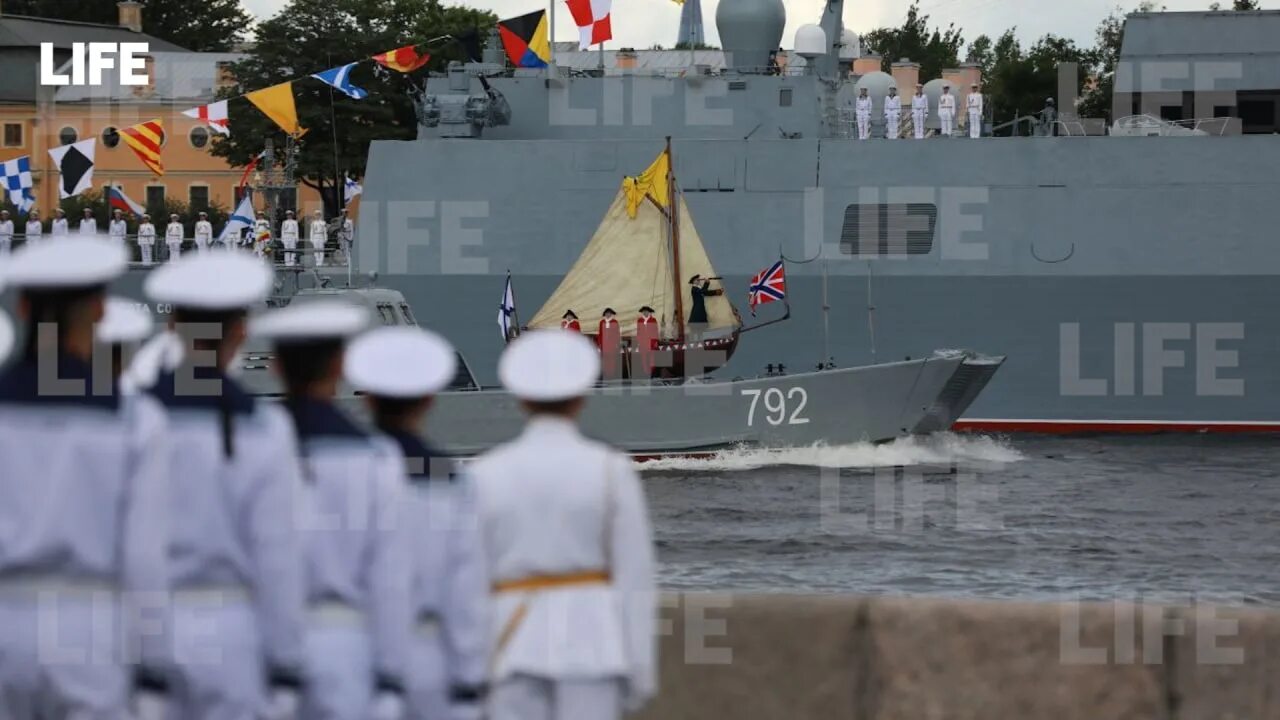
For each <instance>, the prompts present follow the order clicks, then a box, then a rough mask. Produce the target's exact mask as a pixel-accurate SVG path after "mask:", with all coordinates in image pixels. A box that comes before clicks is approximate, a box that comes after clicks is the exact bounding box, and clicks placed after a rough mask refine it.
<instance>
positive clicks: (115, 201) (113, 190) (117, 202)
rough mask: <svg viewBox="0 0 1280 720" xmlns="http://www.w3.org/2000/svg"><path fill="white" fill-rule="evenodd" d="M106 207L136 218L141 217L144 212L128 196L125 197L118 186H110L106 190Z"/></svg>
mask: <svg viewBox="0 0 1280 720" xmlns="http://www.w3.org/2000/svg"><path fill="white" fill-rule="evenodd" d="M107 205H109V206H110V207H111V209H112V210H122V211H124V212H127V213H133V214H134V215H138V216H141V215H142V214H143V213H145V212H146V210H145V209H144V208H143V207H142V206H141V205H139V204H138V203H136V202H134V201H133V199H132V198H130V197H129V196H128V195H125V194H124V190H122V189H121V188H120V186H118V185H112V186H111V187H109V188H107Z"/></svg>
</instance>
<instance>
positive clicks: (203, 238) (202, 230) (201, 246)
mask: <svg viewBox="0 0 1280 720" xmlns="http://www.w3.org/2000/svg"><path fill="white" fill-rule="evenodd" d="M199 217H200V219H199V220H196V229H195V236H196V250H197V251H198V252H206V251H208V250H209V243H211V242H213V224H212V223H210V222H209V214H208V213H200V216H199Z"/></svg>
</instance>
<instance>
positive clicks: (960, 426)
mask: <svg viewBox="0 0 1280 720" xmlns="http://www.w3.org/2000/svg"><path fill="white" fill-rule="evenodd" d="M952 429H953V430H957V431H961V432H965V431H970V432H1010V433H1044V434H1049V435H1071V434H1076V433H1096V434H1108V433H1116V434H1120V433H1123V434H1133V435H1139V434H1154V433H1222V434H1229V433H1234V434H1239V433H1280V422H1266V421H1258V422H1235V421H1221V420H1205V421H1199V422H1196V421H1183V420H995V419H986V418H973V419H963V420H957V421H956V423H955V425H954V426H952Z"/></svg>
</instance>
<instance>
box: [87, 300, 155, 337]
mask: <svg viewBox="0 0 1280 720" xmlns="http://www.w3.org/2000/svg"><path fill="white" fill-rule="evenodd" d="M154 325H155V322H154V321H153V320H152V319H151V311H150V310H149V309H147V306H146V305H143V304H141V303H138V302H135V301H133V300H130V299H129V298H123V297H109V298H107V303H106V312H104V313H103V314H102V319H101V320H99V321H98V325H97V327H95V328H94V330H93V335H94V337H95V338H96V339H97V340H98V342H100V343H105V344H107V345H121V344H124V343H136V342H141V341H142V340H145V339H146V338H147V336H148V335H150V334H151V328H152V327H153V326H154Z"/></svg>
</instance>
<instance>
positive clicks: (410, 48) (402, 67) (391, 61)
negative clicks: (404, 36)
mask: <svg viewBox="0 0 1280 720" xmlns="http://www.w3.org/2000/svg"><path fill="white" fill-rule="evenodd" d="M373 59H374V60H376V61H377V62H378V64H379V65H384V66H386V67H389V68H391V69H392V70H397V71H399V72H402V73H407V72H413V71H414V70H417V69H418V68H420V67H422V66H423V65H426V64H427V61H428V60H430V59H431V55H430V54H428V53H422V54H421V55H419V54H418V51H417V49H416V46H415V45H405V46H404V47H402V48H396V49H395V50H388V51H387V52H384V53H381V54H379V55H374V56H373Z"/></svg>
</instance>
